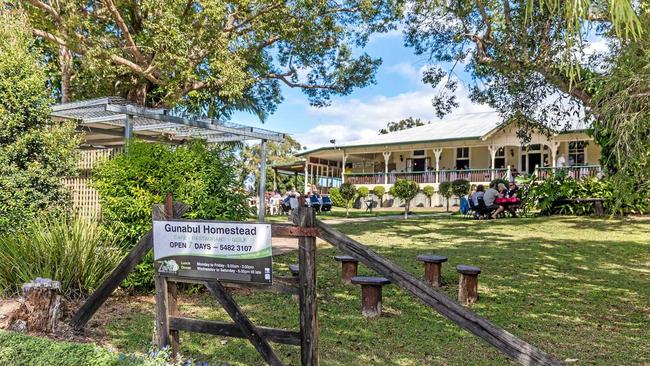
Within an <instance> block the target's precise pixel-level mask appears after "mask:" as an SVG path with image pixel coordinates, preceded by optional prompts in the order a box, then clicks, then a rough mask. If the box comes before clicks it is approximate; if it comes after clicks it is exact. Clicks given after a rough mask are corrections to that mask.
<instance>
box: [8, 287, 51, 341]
mask: <svg viewBox="0 0 650 366" xmlns="http://www.w3.org/2000/svg"><path fill="white" fill-rule="evenodd" d="M22 290H23V303H22V304H21V306H20V307H19V308H18V309H16V311H15V312H14V313H13V314H12V315H11V316H10V322H9V324H11V325H12V327H16V326H14V324H16V325H18V324H25V327H26V330H28V331H31V332H43V333H51V332H54V330H55V329H56V325H57V323H58V321H59V318H60V315H61V314H60V308H61V295H60V292H61V283H60V282H59V281H52V280H50V279H48V278H37V279H35V280H33V281H31V282H28V283H26V284H24V285H23V288H22Z"/></svg>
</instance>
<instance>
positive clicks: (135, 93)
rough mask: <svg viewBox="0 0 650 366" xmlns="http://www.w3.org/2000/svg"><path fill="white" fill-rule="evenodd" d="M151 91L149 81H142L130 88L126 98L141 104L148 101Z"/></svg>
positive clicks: (143, 104)
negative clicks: (148, 94) (148, 93)
mask: <svg viewBox="0 0 650 366" xmlns="http://www.w3.org/2000/svg"><path fill="white" fill-rule="evenodd" d="M148 91H149V83H148V82H146V81H141V82H140V83H138V84H137V85H136V86H135V87H134V88H133V89H131V90H129V92H128V93H127V95H126V99H128V100H129V101H131V102H134V103H136V104H139V105H141V106H145V105H146V103H147V92H148Z"/></svg>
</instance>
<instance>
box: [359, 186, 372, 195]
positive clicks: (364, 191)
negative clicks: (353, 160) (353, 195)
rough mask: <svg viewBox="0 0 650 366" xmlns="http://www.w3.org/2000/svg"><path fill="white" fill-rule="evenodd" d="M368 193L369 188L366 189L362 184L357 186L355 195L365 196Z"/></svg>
mask: <svg viewBox="0 0 650 366" xmlns="http://www.w3.org/2000/svg"><path fill="white" fill-rule="evenodd" d="M369 194H370V190H369V189H368V187H363V186H362V187H359V188H357V196H359V197H361V198H366V197H368V195H369Z"/></svg>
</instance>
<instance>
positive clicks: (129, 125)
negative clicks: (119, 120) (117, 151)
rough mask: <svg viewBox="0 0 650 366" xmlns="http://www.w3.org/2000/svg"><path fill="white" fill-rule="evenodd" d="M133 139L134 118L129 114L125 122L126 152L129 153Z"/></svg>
mask: <svg viewBox="0 0 650 366" xmlns="http://www.w3.org/2000/svg"><path fill="white" fill-rule="evenodd" d="M131 137H133V116H132V115H130V114H127V115H126V119H125V120H124V151H125V152H127V153H128V152H129V141H131Z"/></svg>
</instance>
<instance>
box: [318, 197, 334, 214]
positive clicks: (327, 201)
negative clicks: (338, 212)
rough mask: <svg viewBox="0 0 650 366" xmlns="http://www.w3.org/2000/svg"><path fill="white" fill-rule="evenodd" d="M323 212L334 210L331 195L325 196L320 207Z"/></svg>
mask: <svg viewBox="0 0 650 366" xmlns="http://www.w3.org/2000/svg"><path fill="white" fill-rule="evenodd" d="M320 210H321V212H330V211H332V199H331V198H330V197H329V196H323V205H322V206H321V208H320Z"/></svg>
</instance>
